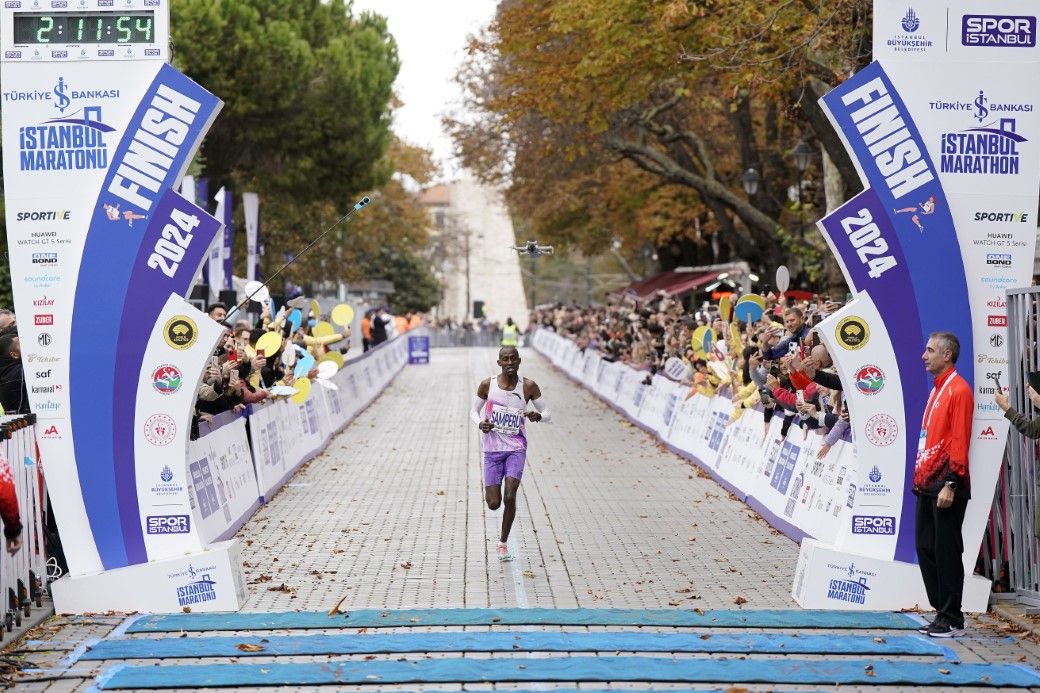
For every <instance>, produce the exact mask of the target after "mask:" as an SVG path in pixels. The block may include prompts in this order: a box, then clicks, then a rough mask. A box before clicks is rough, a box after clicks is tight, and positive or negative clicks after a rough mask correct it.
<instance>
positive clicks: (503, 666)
mask: <svg viewBox="0 0 1040 693" xmlns="http://www.w3.org/2000/svg"><path fill="white" fill-rule="evenodd" d="M944 672H945V673H944ZM513 681H517V682H530V681H543V682H556V681H560V682H583V681H646V682H659V683H665V682H668V683H726V684H734V683H768V684H807V685H827V686H834V685H835V684H838V685H879V686H880V685H906V686H968V685H971V686H1005V687H1029V686H1040V674H1038V673H1037V672H1036V670H1034V669H1032V668H1028V667H1025V666H1022V665H1018V664H959V665H957V664H951V663H949V662H943V663H941V664H932V663H925V662H875V661H866V660H848V661H832V662H826V661H805V660H792V659H772V660H720V659H662V658H650V657H557V658H546V659H541V658H530V659H529V658H525V659H516V658H506V659H463V658H458V657H452V658H439V659H422V660H417V661H403V662H402V661H385V660H384V661H361V660H348V661H338V662H336V661H330V662H309V663H291V664H269V663H268V664H205V665H190V666H169V667H157V666H130V667H125V668H123V669H120V670H118V671H116V672H114V673H113V674H112V676H111V677H110V678H108V679H107V680H103V681H99V684H98V685H99V687H100V688H101V689H102V690H116V689H126V688H141V689H156V688H202V687H220V686H307V685H332V684H369V685H376V684H382V685H391V684H412V683H481V682H488V683H503V682H513Z"/></svg>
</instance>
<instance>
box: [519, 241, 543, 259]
mask: <svg viewBox="0 0 1040 693" xmlns="http://www.w3.org/2000/svg"><path fill="white" fill-rule="evenodd" d="M510 247H511V248H512V249H513V250H515V251H517V252H519V253H520V254H521V255H528V256H530V257H538V256H539V255H552V254H553V247H552V246H551V245H538V241H528V242H527V244H526V245H514V246H510Z"/></svg>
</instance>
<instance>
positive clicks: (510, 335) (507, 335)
mask: <svg viewBox="0 0 1040 693" xmlns="http://www.w3.org/2000/svg"><path fill="white" fill-rule="evenodd" d="M519 333H520V329H519V328H518V327H517V326H516V325H514V324H513V319H512V318H506V324H505V325H503V326H502V346H504V347H507V346H510V347H515V346H516V345H517V337H518V335H519Z"/></svg>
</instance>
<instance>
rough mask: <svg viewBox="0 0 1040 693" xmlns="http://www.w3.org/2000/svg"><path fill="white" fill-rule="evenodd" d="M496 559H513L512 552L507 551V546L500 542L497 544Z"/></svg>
mask: <svg viewBox="0 0 1040 693" xmlns="http://www.w3.org/2000/svg"><path fill="white" fill-rule="evenodd" d="M498 560H500V561H502V562H503V563H505V562H506V561H511V560H513V556H512V554H510V553H509V547H508V546H506V545H505V544H503V543H501V542H499V544H498Z"/></svg>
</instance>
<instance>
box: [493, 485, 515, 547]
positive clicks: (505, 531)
mask: <svg viewBox="0 0 1040 693" xmlns="http://www.w3.org/2000/svg"><path fill="white" fill-rule="evenodd" d="M518 488H520V480H519V479H514V478H513V477H511V476H507V477H506V480H505V497H504V498H503V501H504V505H505V510H504V511H503V512H502V536H501V537H500V539H499V541H501V542H502V543H503V544H504V543H506V541H507V540H508V539H509V530H510V529H512V528H513V520H514V518H516V491H517V489H518ZM495 490H496V492H497V490H498V489H495ZM496 507H497V506H496Z"/></svg>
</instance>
